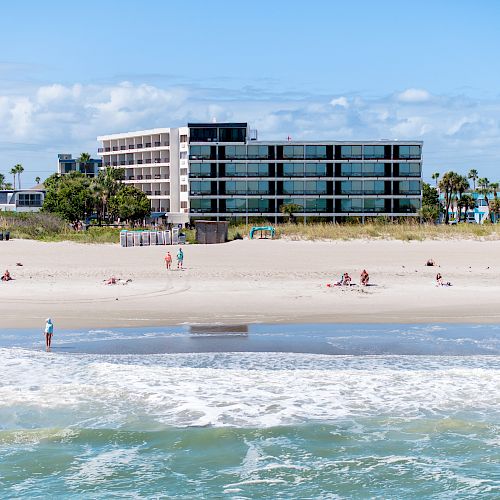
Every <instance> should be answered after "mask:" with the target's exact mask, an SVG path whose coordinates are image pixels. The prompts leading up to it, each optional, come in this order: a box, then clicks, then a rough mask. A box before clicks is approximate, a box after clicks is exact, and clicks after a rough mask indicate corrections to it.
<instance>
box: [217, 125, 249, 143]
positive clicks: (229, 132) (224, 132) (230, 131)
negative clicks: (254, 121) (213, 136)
mask: <svg viewBox="0 0 500 500" xmlns="http://www.w3.org/2000/svg"><path fill="white" fill-rule="evenodd" d="M246 136H247V129H246V128H242V127H239V128H238V127H231V128H220V129H219V141H220V142H245V139H246Z"/></svg>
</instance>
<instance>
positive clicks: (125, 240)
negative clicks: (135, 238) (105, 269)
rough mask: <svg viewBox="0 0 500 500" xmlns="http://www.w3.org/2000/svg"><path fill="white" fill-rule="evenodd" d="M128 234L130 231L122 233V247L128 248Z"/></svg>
mask: <svg viewBox="0 0 500 500" xmlns="http://www.w3.org/2000/svg"><path fill="white" fill-rule="evenodd" d="M127 232H128V231H120V245H121V246H122V247H126V246H127Z"/></svg>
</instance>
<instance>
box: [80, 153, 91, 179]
mask: <svg viewBox="0 0 500 500" xmlns="http://www.w3.org/2000/svg"><path fill="white" fill-rule="evenodd" d="M90 159H91V158H90V155H89V153H81V154H80V156H79V157H78V159H77V160H76V161H78V162H79V163H80V168H81V167H82V164H83V170H84V171H83V172H82V173H85V174H87V165H88V164H89V163H90ZM80 172H81V170H80Z"/></svg>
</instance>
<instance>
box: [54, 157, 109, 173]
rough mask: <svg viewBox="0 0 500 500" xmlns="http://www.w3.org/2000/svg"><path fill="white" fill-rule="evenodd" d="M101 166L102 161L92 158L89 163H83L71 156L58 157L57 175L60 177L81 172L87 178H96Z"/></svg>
mask: <svg viewBox="0 0 500 500" xmlns="http://www.w3.org/2000/svg"><path fill="white" fill-rule="evenodd" d="M101 166H102V160H101V159H95V158H91V159H90V160H89V161H88V162H87V163H83V162H80V161H78V159H77V158H73V157H72V155H69V154H58V155H57V173H58V174H60V175H64V174H69V173H70V172H80V173H82V174H84V175H86V176H87V177H96V176H97V173H98V172H99V169H100V168H101Z"/></svg>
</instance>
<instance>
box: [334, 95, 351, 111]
mask: <svg viewBox="0 0 500 500" xmlns="http://www.w3.org/2000/svg"><path fill="white" fill-rule="evenodd" d="M330 104H331V105H332V106H333V107H336V106H338V107H340V108H348V107H349V101H348V100H347V98H346V97H344V96H341V97H337V98H335V99H332V100H331V101H330Z"/></svg>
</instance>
